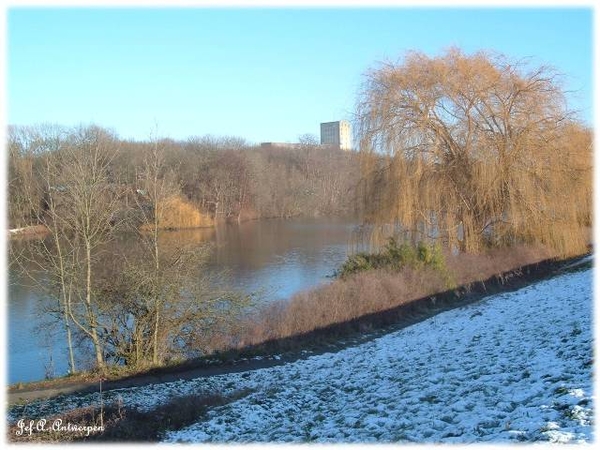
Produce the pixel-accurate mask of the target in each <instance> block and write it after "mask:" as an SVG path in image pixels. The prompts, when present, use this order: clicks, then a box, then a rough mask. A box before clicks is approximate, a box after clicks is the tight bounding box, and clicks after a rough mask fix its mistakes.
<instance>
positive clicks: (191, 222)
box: [140, 196, 215, 231]
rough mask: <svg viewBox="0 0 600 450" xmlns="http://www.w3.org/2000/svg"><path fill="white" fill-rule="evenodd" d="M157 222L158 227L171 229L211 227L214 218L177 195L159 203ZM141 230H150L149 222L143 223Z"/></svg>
mask: <svg viewBox="0 0 600 450" xmlns="http://www.w3.org/2000/svg"><path fill="white" fill-rule="evenodd" d="M157 210H158V215H159V217H158V223H159V228H160V229H166V230H173V229H181V228H199V227H212V226H214V224H215V222H214V220H213V219H212V218H211V217H210V216H209V215H207V214H203V213H202V212H200V211H199V210H198V209H197V208H196V207H195V206H194V205H192V204H191V203H189V202H188V201H186V200H184V199H182V198H181V197H179V196H175V197H171V198H169V199H168V200H166V201H165V202H164V203H163V204H161V205H159V207H158V208H157ZM140 228H141V229H142V230H145V231H146V230H151V229H152V225H151V224H143V225H142V226H141V227H140Z"/></svg>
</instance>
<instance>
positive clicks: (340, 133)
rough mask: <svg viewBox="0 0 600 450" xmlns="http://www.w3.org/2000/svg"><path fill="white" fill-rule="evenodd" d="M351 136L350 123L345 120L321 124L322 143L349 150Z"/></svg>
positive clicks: (350, 147)
mask: <svg viewBox="0 0 600 450" xmlns="http://www.w3.org/2000/svg"><path fill="white" fill-rule="evenodd" d="M351 136H352V135H351V133H350V123H349V122H347V121H345V120H340V121H339V122H324V123H322V124H321V144H322V145H334V146H336V147H338V148H340V149H342V150H350V149H352V137H351Z"/></svg>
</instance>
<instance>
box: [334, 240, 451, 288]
mask: <svg viewBox="0 0 600 450" xmlns="http://www.w3.org/2000/svg"><path fill="white" fill-rule="evenodd" d="M406 267H408V268H411V269H423V268H430V269H433V270H434V271H436V272H439V273H440V274H441V275H442V276H443V278H444V280H445V281H446V284H447V285H448V286H450V285H452V284H453V282H452V280H451V277H450V273H449V271H448V269H447V267H446V260H445V257H444V254H443V253H442V249H441V247H440V245H439V244H427V243H425V242H422V241H421V242H419V243H418V244H417V245H413V244H409V243H406V242H403V243H398V241H397V240H396V239H395V238H394V237H391V238H389V240H388V242H387V243H386V244H385V246H384V247H383V249H382V250H381V251H379V252H377V253H357V254H355V255H351V256H350V257H348V259H347V260H346V262H344V264H343V265H342V266H341V267H340V269H339V270H337V271H336V274H335V275H336V276H337V277H338V278H346V277H348V276H349V275H351V274H355V273H359V272H364V271H368V270H374V269H388V270H394V271H399V270H402V269H404V268H406Z"/></svg>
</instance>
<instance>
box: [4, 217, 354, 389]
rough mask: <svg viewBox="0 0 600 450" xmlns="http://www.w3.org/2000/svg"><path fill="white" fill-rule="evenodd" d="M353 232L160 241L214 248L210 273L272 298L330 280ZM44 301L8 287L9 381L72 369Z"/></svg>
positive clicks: (267, 232) (205, 233)
mask: <svg viewBox="0 0 600 450" xmlns="http://www.w3.org/2000/svg"><path fill="white" fill-rule="evenodd" d="M354 230H355V226H354V223H353V222H352V221H348V220H333V219H306V220H295V221H284V220H266V221H253V222H246V223H242V224H240V225H237V224H230V225H224V226H220V227H217V228H209V229H195V230H180V231H169V232H163V233H161V235H160V239H161V241H162V242H163V243H165V244H167V245H177V246H179V245H182V244H200V243H211V244H212V245H213V253H212V255H211V257H210V260H209V261H208V266H207V268H206V270H209V271H212V272H222V271H223V270H225V271H226V279H227V281H228V283H229V284H230V285H231V286H232V287H233V288H236V289H240V290H243V291H245V292H248V293H250V292H253V293H259V294H260V297H261V298H262V300H263V301H272V300H274V299H280V298H289V297H290V296H292V295H293V294H294V293H296V292H298V291H301V290H303V289H307V288H311V287H314V286H317V285H319V284H321V283H324V282H327V281H328V277H329V276H330V275H332V274H333V272H334V270H335V269H336V268H337V267H338V266H339V265H340V264H341V263H342V262H343V261H344V260H345V258H346V256H347V254H348V252H349V251H350V249H352V248H353V247H354V244H355V242H356V238H355V236H354ZM113 245H115V246H119V247H120V248H121V249H122V250H123V249H125V251H127V250H126V248H127V246H135V245H136V240H135V238H134V236H133V235H129V236H128V235H122V236H120V238H119V239H118V240H117V241H116V242H115V243H113ZM40 303H41V299H40V297H39V296H38V294H36V293H35V292H34V291H33V290H31V289H30V288H26V287H23V286H19V285H11V286H10V287H9V320H8V324H9V339H8V344H9V348H8V353H9V360H8V363H9V364H8V369H9V371H8V372H9V374H8V378H9V380H8V381H9V383H15V382H18V381H33V380H39V379H43V378H44V376H45V374H46V371H47V369H48V368H49V366H50V356H51V357H52V366H53V367H50V368H51V369H53V373H54V374H55V375H62V374H65V373H66V372H67V356H66V349H64V336H62V331H61V329H60V327H56V328H57V329H56V330H52V329H49V328H48V327H47V326H45V325H44V324H42V323H41V319H40V315H39V314H37V311H38V308H39V304H40ZM44 343H45V345H44Z"/></svg>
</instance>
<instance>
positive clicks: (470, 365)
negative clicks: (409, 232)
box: [167, 270, 593, 442]
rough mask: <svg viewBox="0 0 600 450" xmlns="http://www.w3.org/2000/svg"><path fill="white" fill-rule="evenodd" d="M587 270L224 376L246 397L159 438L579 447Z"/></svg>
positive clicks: (584, 427) (587, 385) (586, 421)
mask: <svg viewBox="0 0 600 450" xmlns="http://www.w3.org/2000/svg"><path fill="white" fill-rule="evenodd" d="M591 275H592V272H591V270H587V271H585V272H579V273H573V274H567V275H563V276H560V277H558V278H555V279H552V280H549V281H545V282H542V283H539V284H536V285H533V286H530V287H527V288H525V289H522V290H520V291H517V292H513V293H507V294H503V295H496V296H493V297H489V298H487V299H486V300H484V301H482V302H480V303H478V304H476V305H471V306H468V307H464V308H461V309H457V310H453V311H449V312H446V313H443V314H440V315H438V316H436V317H434V318H432V319H430V320H427V321H425V322H422V323H419V324H417V325H414V326H412V327H409V328H407V329H404V330H402V331H399V332H395V333H392V334H389V335H386V336H384V337H382V338H379V339H377V340H374V341H372V342H370V343H367V344H363V345H360V346H358V347H354V348H349V349H346V350H344V351H341V352H338V353H336V354H324V355H320V356H315V357H312V358H309V359H308V360H305V361H299V362H296V363H293V364H288V365H285V366H282V367H276V368H270V369H264V370H258V371H255V372H252V373H247V374H235V375H227V376H222V377H218V378H214V379H212V380H210V381H209V382H208V386H207V385H205V386H203V388H205V389H206V388H208V389H210V390H214V391H221V390H227V389H232V388H233V389H240V388H250V389H252V390H254V393H252V394H250V395H248V396H247V397H245V398H243V399H241V400H238V401H236V402H234V403H231V404H229V405H226V406H224V407H221V408H217V409H214V410H213V411H211V413H210V415H209V418H208V420H206V421H203V422H201V423H197V424H195V425H193V426H190V427H188V428H186V429H184V430H181V431H178V432H172V433H170V434H169V435H168V436H167V441H170V442H190V441H192V442H198V441H213V442H214V441H216V442H222V441H320V442H350V441H360V442H389V441H394V442H396V441H413V442H484V441H485V442H488V441H496V442H500V441H505V442H506V441H512V440H515V441H537V440H549V441H560V442H574V441H577V442H581V441H584V442H589V441H591V440H592V420H593V418H592V408H593V405H592V367H591V364H592V334H591V298H592V292H591V287H592V279H591Z"/></svg>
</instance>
